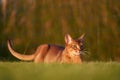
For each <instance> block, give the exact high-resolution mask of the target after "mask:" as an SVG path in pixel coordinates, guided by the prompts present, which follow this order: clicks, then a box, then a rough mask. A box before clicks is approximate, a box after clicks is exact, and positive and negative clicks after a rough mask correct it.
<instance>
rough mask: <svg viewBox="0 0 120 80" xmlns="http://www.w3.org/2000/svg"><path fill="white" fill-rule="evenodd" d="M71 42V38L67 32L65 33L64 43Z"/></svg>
mask: <svg viewBox="0 0 120 80" xmlns="http://www.w3.org/2000/svg"><path fill="white" fill-rule="evenodd" d="M71 42H72V38H71V36H70V35H69V34H66V35H65V43H66V44H70V43H71Z"/></svg>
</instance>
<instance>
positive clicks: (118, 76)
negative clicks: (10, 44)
mask: <svg viewBox="0 0 120 80" xmlns="http://www.w3.org/2000/svg"><path fill="white" fill-rule="evenodd" d="M0 80H120V63H117V62H90V63H87V62H84V63H83V64H57V63H54V64H45V63H40V64H35V63H33V62H0Z"/></svg>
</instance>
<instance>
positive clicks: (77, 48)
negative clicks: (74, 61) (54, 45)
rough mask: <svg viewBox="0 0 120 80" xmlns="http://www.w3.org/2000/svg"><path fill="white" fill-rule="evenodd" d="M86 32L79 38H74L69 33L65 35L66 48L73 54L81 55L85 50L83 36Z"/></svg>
mask: <svg viewBox="0 0 120 80" xmlns="http://www.w3.org/2000/svg"><path fill="white" fill-rule="evenodd" d="M84 36H85V34H83V35H81V36H80V37H79V38H78V39H73V38H72V37H71V36H70V35H69V34H66V35H65V44H66V46H65V49H66V50H67V52H68V54H69V55H71V56H79V55H80V54H81V53H82V50H83V38H84Z"/></svg>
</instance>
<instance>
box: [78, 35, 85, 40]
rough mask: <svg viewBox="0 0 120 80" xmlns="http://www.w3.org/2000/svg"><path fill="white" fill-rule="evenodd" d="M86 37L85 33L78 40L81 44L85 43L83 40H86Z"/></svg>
mask: <svg viewBox="0 0 120 80" xmlns="http://www.w3.org/2000/svg"><path fill="white" fill-rule="evenodd" d="M84 37H85V33H84V34H82V35H81V36H80V37H79V38H78V40H79V41H80V42H81V41H82V42H83V39H84Z"/></svg>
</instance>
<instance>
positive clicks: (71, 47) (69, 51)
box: [7, 34, 84, 63]
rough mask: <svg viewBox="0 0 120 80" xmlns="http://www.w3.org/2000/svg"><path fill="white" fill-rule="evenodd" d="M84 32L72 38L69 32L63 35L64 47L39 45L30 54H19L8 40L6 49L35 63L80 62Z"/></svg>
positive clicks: (20, 57) (22, 58) (17, 56)
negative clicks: (78, 36) (76, 37)
mask: <svg viewBox="0 0 120 80" xmlns="http://www.w3.org/2000/svg"><path fill="white" fill-rule="evenodd" d="M83 38H84V34H83V35H81V37H80V38H78V39H73V38H72V37H71V36H70V35H69V34H66V35H65V47H62V46H58V45H51V44H43V45H40V46H39V47H38V48H37V50H36V52H35V53H33V54H31V55H25V54H20V53H18V52H16V51H14V50H13V49H12V47H11V44H10V41H8V42H7V45H8V49H9V51H10V52H11V54H12V55H13V56H15V57H16V58H18V59H20V60H25V61H32V60H33V61H34V62H35V63H39V62H45V63H52V62H58V63H82V60H81V55H80V54H81V53H82V47H83Z"/></svg>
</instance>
